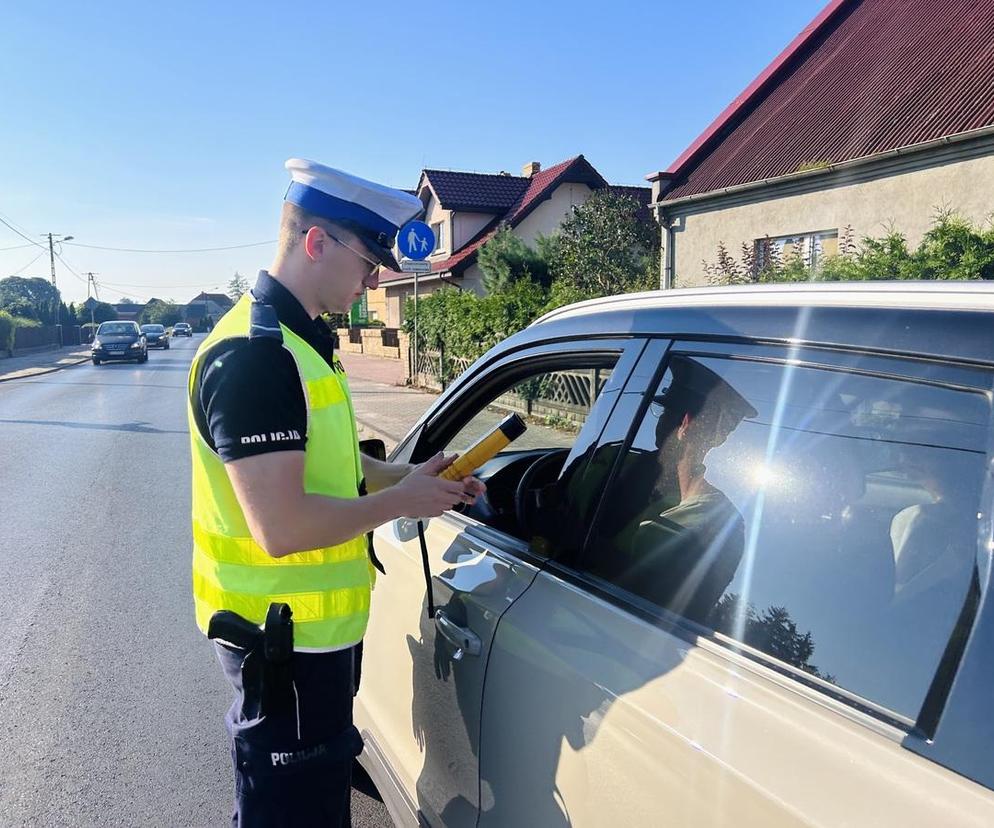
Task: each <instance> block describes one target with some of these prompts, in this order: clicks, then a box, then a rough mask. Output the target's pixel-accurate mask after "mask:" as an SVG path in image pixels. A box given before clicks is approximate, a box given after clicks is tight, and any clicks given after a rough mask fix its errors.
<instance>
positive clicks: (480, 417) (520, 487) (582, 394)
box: [441, 354, 617, 541]
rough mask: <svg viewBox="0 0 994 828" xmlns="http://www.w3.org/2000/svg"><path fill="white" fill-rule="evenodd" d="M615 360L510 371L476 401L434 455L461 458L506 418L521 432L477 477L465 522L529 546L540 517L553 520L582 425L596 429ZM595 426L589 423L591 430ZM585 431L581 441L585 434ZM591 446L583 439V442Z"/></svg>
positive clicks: (584, 358)
mask: <svg viewBox="0 0 994 828" xmlns="http://www.w3.org/2000/svg"><path fill="white" fill-rule="evenodd" d="M616 360H617V357H615V356H604V355H601V356H597V357H591V356H590V355H584V354H577V355H576V358H575V362H572V361H569V362H568V364H565V365H564V364H563V362H562V360H560V361H559V362H558V363H557V365H556V367H555V368H553V369H550V368H549V367H548V366H546V367H544V368H542V367H538V366H536V368H535V369H534V370H533V371H531V372H529V371H521V370H516V371H515V372H514V373H513V375H512V377H510V378H509V379H508V380H507V382H506V383H498V384H497V385H496V386H495V387H494V388H493V389H491V393H489V394H487V395H486V397H485V398H484V399H480V400H479V401H478V402H477V403H476V404H475V405H474V408H473V411H472V412H471V413H465V412H464V413H463V414H462V417H464V418H466V419H465V420H464V421H463V423H462V425H461V427H460V428H459V429H458V431H457V432H456V433H455V434H454V436H452V437H451V438H450V439H448V440H446V441H445V443H444V445H443V446H441V448H442V449H443V450H444V451H445V452H446V453H447V454H449V453H462V452H464V451H466V449H468V448H469V447H470V446H472V445H473V444H474V443H475V442H476V441H477V440H479V439H480V438H481V437H483V436H484V435H485V434H487V433H488V432H489V431H491V430H492V429H493V428H494V427H495V426H497V424H498V423H499V422H500V421H501V420H502V419H504V418H505V417H506V416H508V415H509V414H517V415H519V416H520V417H522V418H523V419H524V421H525V423H526V425H527V430H526V431H525V433H524V434H522V435H521V436H520V437H519V438H518V439H517V440H515V441H514V442H513V443H511V444H510V445H509V446H508V447H507V448H506V449H505V450H504V451H502V452H501V453H500V454H499V455H498V456H497V457H496V458H495V459H494V460H492V461H490V462H489V463H487V464H486V465H485V466H484V467H483V468H482V469H480V470H478V475H479V476H480V477H481V479H483V480H484V481H485V482H486V484H487V494H486V497H484V498H481V499H480V500H479V501H478V503H477V504H476V506H474V507H473V508H472V509H469V510H467V514H469V515H470V516H471V517H473V518H475V519H476V520H478V521H480V522H481V523H483V524H485V525H487V526H490V527H491V528H494V529H497V530H499V531H502V532H504V533H506V534H509V535H512V536H514V537H516V538H518V539H520V540H524V541H529V540H531V539H532V538H534V537H535V536H536V534H537V533H539V532H540V531H541V527H542V526H543V524H544V520H545V517H546V516H547V515H549V514H552V513H554V512H556V509H557V507H558V506H559V505H560V504H559V503H558V502H557V501H555V495H556V492H558V485H557V481H558V480H559V479H560V476H561V475H562V474H563V470H564V465H565V464H566V461H567V459H568V458H569V457H570V455H571V452H573V450H574V448H575V447H576V446H577V445H578V441H579V440H580V439H581V434H583V433H584V428H585V426H586V425H587V423H593V424H594V425H596V424H598V423H599V424H603V419H604V415H603V413H600V414H599V413H598V412H600V411H601V410H602V408H603V407H602V406H601V407H599V406H598V401H599V400H600V399H601V398H602V396H603V395H604V393H605V390H606V389H607V388H609V387H610V383H611V380H612V376H613V371H614V365H615V363H616ZM595 420H596V423H595V422H594V421H595ZM590 430H591V429H590V428H588V429H587V433H589V432H590ZM595 439H596V434H595V435H594V437H593V438H589V442H591V443H592V442H593V440H595Z"/></svg>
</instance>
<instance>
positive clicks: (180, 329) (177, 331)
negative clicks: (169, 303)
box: [173, 322, 193, 336]
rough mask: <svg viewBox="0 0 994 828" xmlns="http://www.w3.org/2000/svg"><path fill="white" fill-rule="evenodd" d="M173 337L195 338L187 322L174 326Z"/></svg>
mask: <svg viewBox="0 0 994 828" xmlns="http://www.w3.org/2000/svg"><path fill="white" fill-rule="evenodd" d="M173 336H193V328H191V327H190V325H189V323H187V322H177V323H176V324H175V325H173Z"/></svg>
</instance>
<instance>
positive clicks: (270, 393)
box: [192, 270, 335, 463]
mask: <svg viewBox="0 0 994 828" xmlns="http://www.w3.org/2000/svg"><path fill="white" fill-rule="evenodd" d="M252 294H253V296H254V297H255V298H256V300H258V301H259V302H263V303H265V304H267V305H272V306H273V308H274V309H275V310H276V315H277V317H278V318H279V320H280V322H281V323H282V324H284V325H286V326H287V327H288V328H289V329H290V330H291V331H293V332H294V333H295V334H297V335H298V336H299V337H301V338H302V339H303V340H304V341H305V342H307V344H309V345H310V346H311V347H313V348H314V349H315V350H316V351H317V352H318V353H319V354H320V355H321V356H322V357H324V359H325V361H326V362H327V363H328V364H329V365H332V361H333V358H334V353H335V334H334V333H333V332H332V331H331V329H330V328H328V326H327V325H326V324H325V323H324V321H323V320H321V319H311V318H310V317H309V316H308V315H307V311H305V310H304V307H303V306H302V305H301V304H300V302H299V301H297V299H296V297H295V296H294V295H293V294H292V293H291V292H290V291H289V290H287V288H286V287H284V286H283V285H282V284H281V283H280V282H278V281H277V280H276V279H274V278H273V277H272V276H270V275H269V274H268V273H267V272H266V271H265V270H263V271H260V273H259V278H258V280H257V281H256V283H255V287H254V288H253V289H252ZM200 365H201V368H200V372H199V374H198V376H197V377H195V378H194V385H193V391H192V394H193V412H194V420H195V421H196V423H197V428H198V429H199V430H200V433H201V435H202V436H203V438H204V440H205V441H206V442H207V444H208V445H209V446H211V448H213V449H215V450H216V451H217V453H218V456H219V457H220V458H221V459H222V460H223V461H224V462H226V463H227V462H230V461H232V460H238V459H240V458H242V457H250V456H253V455H257V454H266V453H268V452H271V451H303V450H304V445H305V442H306V439H307V438H306V433H307V403H306V401H305V399H304V389H303V387H302V386H301V380H300V374H299V373H298V371H297V365H296V363H295V362H294V360H293V356H291V354H290V352H289V351H288V350H287V349H286V348H284V347H283V345H282V344H281V342H280V341H279V340H278V339H269V338H266V337H262V338H256V339H249V338H248V337H247V336H246V337H244V338H242V337H238V338H234V339H226V340H224V341H222V342H219V343H218V344H216V345H215V346H214V347H213V348H211V349H210V350H209V351H207V352H206V353H205V354H204V355H203V357H202V358H201V362H200ZM260 437H261V438H262V439H261V440H260ZM253 438H255V439H253Z"/></svg>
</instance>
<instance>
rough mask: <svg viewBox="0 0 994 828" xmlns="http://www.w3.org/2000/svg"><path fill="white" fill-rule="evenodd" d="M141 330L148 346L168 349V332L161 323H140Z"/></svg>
mask: <svg viewBox="0 0 994 828" xmlns="http://www.w3.org/2000/svg"><path fill="white" fill-rule="evenodd" d="M141 330H142V333H143V334H145V341H146V343H147V345H148V347H149V348H163V349H165V350H167V351H168V350H169V334H168V333H166V329H165V328H164V327H163V326H162V325H142V329H141Z"/></svg>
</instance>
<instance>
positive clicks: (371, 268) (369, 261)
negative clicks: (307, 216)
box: [301, 225, 380, 276]
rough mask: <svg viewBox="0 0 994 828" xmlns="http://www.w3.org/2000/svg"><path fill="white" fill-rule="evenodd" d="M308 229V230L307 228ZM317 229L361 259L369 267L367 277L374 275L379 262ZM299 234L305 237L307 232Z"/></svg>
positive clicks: (303, 231)
mask: <svg viewBox="0 0 994 828" xmlns="http://www.w3.org/2000/svg"><path fill="white" fill-rule="evenodd" d="M315 226H316V225H315ZM308 229H309V228H308ZM319 229H320V230H321V231H322V232H323V233H324V234H325V235H326V236H327V237H328V238H329V239H331V240H332V241H333V242H336V243H337V244H340V245H341V246H342V247H344V248H345V249H346V250H349V251H351V252H352V253H354V254H355V255H356V256H358V257H359V258H360V259H362V260H363V261H364V262H366V264H368V265H369V275H370V276H372V275H373V274H374V273H375V272H376V270H377V269H378V268H379V267H380V262H376V261H373V260H372V259H371V258H369V256H367V255H366V254H365V253H360V252H359V251H358V250H356V249H355V248H354V247H353V246H352V245H351V244H348V243H347V242H343V241H342V240H341V239H340V238H338V237H337V236H336V235H335V234H334V233H331V232H329V231H327V230H325V229H324V228H323V227H321V228H319ZM301 233H302V234H303V235H305V236H306V235H307V233H308V230H302V231H301Z"/></svg>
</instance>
